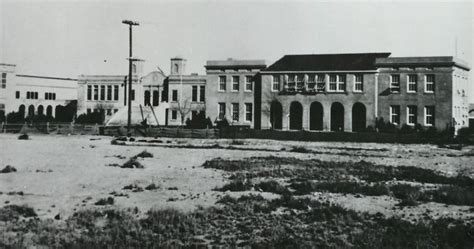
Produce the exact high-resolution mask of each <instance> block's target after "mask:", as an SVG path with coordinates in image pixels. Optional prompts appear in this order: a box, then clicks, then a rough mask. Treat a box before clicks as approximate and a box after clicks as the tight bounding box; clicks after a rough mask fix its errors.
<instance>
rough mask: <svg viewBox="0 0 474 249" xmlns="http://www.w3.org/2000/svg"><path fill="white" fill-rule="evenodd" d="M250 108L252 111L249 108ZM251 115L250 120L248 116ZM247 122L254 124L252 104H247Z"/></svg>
mask: <svg viewBox="0 0 474 249" xmlns="http://www.w3.org/2000/svg"><path fill="white" fill-rule="evenodd" d="M249 106H250V110H248V107H249ZM249 115H250V119H249V118H248V116H249ZM245 121H246V122H252V121H253V104H252V103H245Z"/></svg>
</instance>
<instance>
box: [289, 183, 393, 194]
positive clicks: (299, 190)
mask: <svg viewBox="0 0 474 249" xmlns="http://www.w3.org/2000/svg"><path fill="white" fill-rule="evenodd" d="M290 187H291V188H292V189H294V190H295V192H294V194H295V195H307V194H311V193H312V192H330V193H344V194H363V195H369V196H380V195H388V194H389V189H388V187H386V186H385V185H383V184H373V185H369V184H365V183H359V182H313V181H308V180H307V181H303V182H294V183H292V184H291V185H290Z"/></svg>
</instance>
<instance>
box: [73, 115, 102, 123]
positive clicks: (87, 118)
mask: <svg viewBox="0 0 474 249" xmlns="http://www.w3.org/2000/svg"><path fill="white" fill-rule="evenodd" d="M104 120H105V113H104V112H91V113H84V114H81V115H79V116H78V117H77V118H76V123H78V124H103V123H104Z"/></svg>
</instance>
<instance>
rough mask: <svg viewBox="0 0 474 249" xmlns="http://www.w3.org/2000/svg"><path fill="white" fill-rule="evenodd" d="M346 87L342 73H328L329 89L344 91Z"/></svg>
mask: <svg viewBox="0 0 474 249" xmlns="http://www.w3.org/2000/svg"><path fill="white" fill-rule="evenodd" d="M345 89H346V76H345V75H343V74H332V75H329V91H332V92H344V91H345Z"/></svg>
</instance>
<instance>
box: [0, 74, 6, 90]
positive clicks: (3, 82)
mask: <svg viewBox="0 0 474 249" xmlns="http://www.w3.org/2000/svg"><path fill="white" fill-rule="evenodd" d="M0 88H7V73H2V82H1V85H0Z"/></svg>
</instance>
